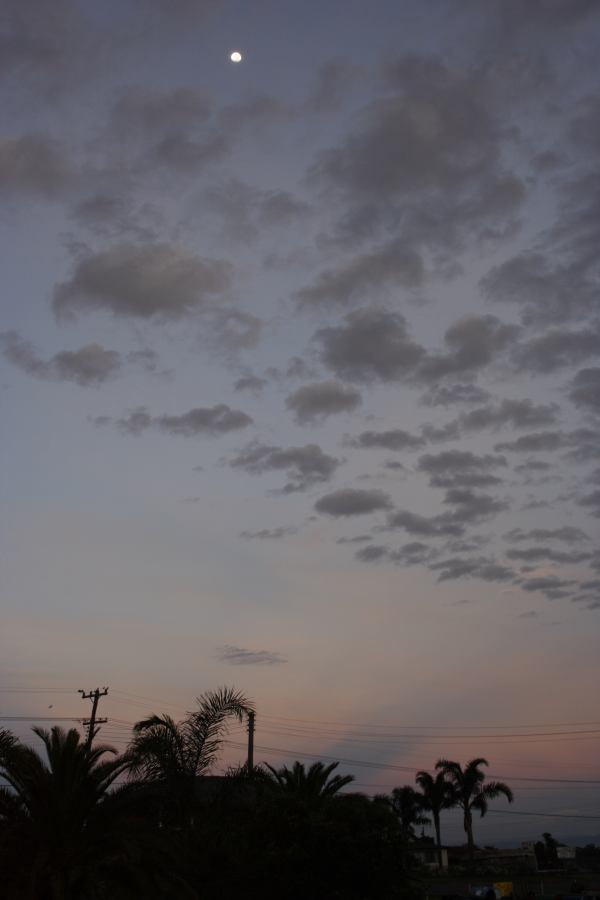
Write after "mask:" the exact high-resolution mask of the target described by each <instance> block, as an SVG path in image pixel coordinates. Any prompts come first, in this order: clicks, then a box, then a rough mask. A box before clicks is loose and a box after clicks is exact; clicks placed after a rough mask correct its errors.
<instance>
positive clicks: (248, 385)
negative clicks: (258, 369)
mask: <svg viewBox="0 0 600 900" xmlns="http://www.w3.org/2000/svg"><path fill="white" fill-rule="evenodd" d="M267 384H268V382H267V379H266V378H260V377H259V376H258V375H242V377H241V378H238V379H237V381H236V382H235V384H234V386H233V389H234V390H235V391H254V392H255V393H259V392H260V391H262V389H263V388H264V387H265V386H266V385H267Z"/></svg>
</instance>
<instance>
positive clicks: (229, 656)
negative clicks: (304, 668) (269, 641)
mask: <svg viewBox="0 0 600 900" xmlns="http://www.w3.org/2000/svg"><path fill="white" fill-rule="evenodd" d="M218 658H219V659H220V660H221V662H224V663H228V664H229V665H231V666H278V665H282V664H283V663H286V662H287V659H286V658H285V656H282V655H281V653H274V652H273V651H272V650H248V649H247V648H246V647H236V646H234V645H232V644H225V645H224V646H223V647H220V648H219V653H218Z"/></svg>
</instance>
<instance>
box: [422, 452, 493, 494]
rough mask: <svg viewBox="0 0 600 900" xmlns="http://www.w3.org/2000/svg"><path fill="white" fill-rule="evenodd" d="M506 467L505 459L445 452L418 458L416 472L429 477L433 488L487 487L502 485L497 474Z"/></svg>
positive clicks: (488, 455) (489, 455)
mask: <svg viewBox="0 0 600 900" xmlns="http://www.w3.org/2000/svg"><path fill="white" fill-rule="evenodd" d="M506 465H507V462H506V458H505V457H504V456H492V455H491V454H485V455H483V456H477V455H476V454H475V453H471V452H470V451H468V450H445V451H443V452H442V453H437V454H429V453H426V454H424V455H423V456H421V457H419V461H418V465H417V468H418V469H419V470H420V471H421V472H425V473H426V474H427V475H429V483H430V484H431V485H432V486H433V487H442V488H452V487H485V486H486V485H493V484H499V483H500V481H501V479H500V478H498V476H497V475H494V474H493V473H494V471H495V470H496V469H497V468H498V467H500V468H502V467H504V466H506Z"/></svg>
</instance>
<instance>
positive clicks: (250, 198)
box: [201, 178, 310, 243]
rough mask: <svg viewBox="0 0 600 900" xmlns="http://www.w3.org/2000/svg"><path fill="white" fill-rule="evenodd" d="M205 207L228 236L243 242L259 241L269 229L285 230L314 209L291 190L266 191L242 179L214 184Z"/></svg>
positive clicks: (206, 196) (205, 201) (208, 192)
mask: <svg viewBox="0 0 600 900" xmlns="http://www.w3.org/2000/svg"><path fill="white" fill-rule="evenodd" d="M201 205H202V209H203V210H205V209H207V210H209V211H210V212H212V213H213V214H216V215H217V216H218V217H219V219H220V221H221V224H222V232H223V234H224V235H225V236H227V237H228V238H230V239H232V240H238V241H241V242H243V243H251V242H253V241H255V240H257V239H258V238H259V237H260V235H261V234H262V233H264V229H265V227H267V228H282V227H283V226H286V225H289V224H292V223H293V222H296V221H299V220H300V219H303V218H305V217H306V215H307V213H308V212H309V210H310V207H309V206H308V204H307V203H305V202H304V201H302V200H300V199H298V198H297V197H296V196H294V195H293V194H291V193H290V192H289V191H285V190H281V189H279V190H268V191H267V190H262V189H260V188H257V187H253V186H252V185H250V184H247V183H246V182H244V181H241V180H240V179H238V178H230V179H228V180H226V181H221V182H219V183H217V184H213V185H211V186H210V187H209V188H208V189H207V190H206V191H205V192H204V194H203V196H202V204H201Z"/></svg>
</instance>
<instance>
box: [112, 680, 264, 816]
mask: <svg viewBox="0 0 600 900" xmlns="http://www.w3.org/2000/svg"><path fill="white" fill-rule="evenodd" d="M196 701H197V703H198V708H197V709H196V710H195V711H194V712H190V713H188V715H187V716H186V718H185V719H183V720H182V721H180V722H176V721H175V720H174V719H172V718H171V716H168V715H166V714H165V715H161V716H156V715H153V716H149V717H148V718H147V719H142V721H140V722H137V723H136V724H135V725H134V726H133V732H134V737H133V740H132V741H131V744H130V746H129V749H128V752H129V754H130V756H131V765H130V770H131V772H132V774H133V775H134V776H135V777H138V778H141V780H142V781H145V782H154V783H160V784H163V785H165V786H166V795H167V796H168V798H169V799H170V800H171V801H172V802H173V803H174V804H175V806H176V808H178V812H177V817H178V820H179V824H180V825H181V824H185V823H186V822H187V823H189V821H190V816H191V804H192V803H193V799H194V795H195V788H196V778H198V777H199V776H200V775H205V774H206V773H207V771H208V770H209V769H210V767H211V766H212V764H213V763H214V761H215V758H216V756H217V753H218V751H219V748H220V745H221V741H222V738H223V735H224V734H225V731H226V728H227V723H228V720H229V719H231V718H233V719H237V720H238V721H240V722H241V721H242V719H243V717H244V716H245V715H247V714H248V713H249V712H251V711H252V710H253V706H252V703H251V701H250V700H248V699H247V698H246V697H245V696H244V695H243V694H242V693H241V692H240V691H236V690H235V689H234V688H228V687H223V688H218V689H217V690H216V691H206V692H205V693H204V694H201V695H200V696H199V697H197V698H196Z"/></svg>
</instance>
